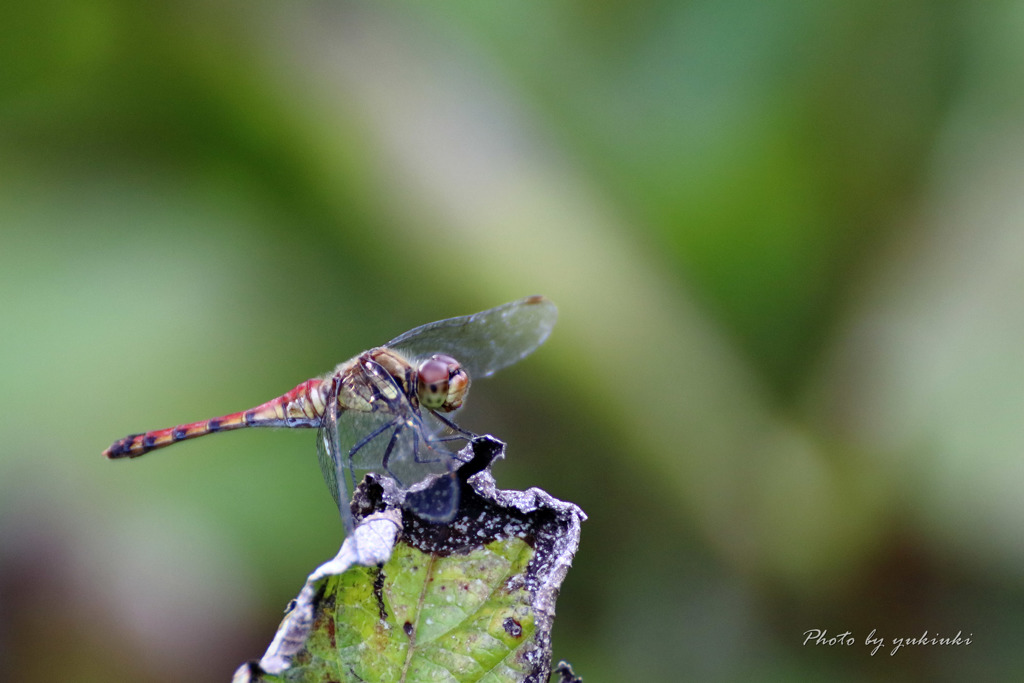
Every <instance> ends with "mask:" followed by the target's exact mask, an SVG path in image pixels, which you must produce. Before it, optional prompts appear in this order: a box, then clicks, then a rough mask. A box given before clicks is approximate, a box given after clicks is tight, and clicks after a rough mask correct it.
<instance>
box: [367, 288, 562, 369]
mask: <svg viewBox="0 0 1024 683" xmlns="http://www.w3.org/2000/svg"><path fill="white" fill-rule="evenodd" d="M557 319H558V309H557V308H556V307H555V305H554V304H553V303H551V301H549V300H548V299H545V298H544V297H542V296H531V297H527V298H525V299H520V300H519V301H513V302H511V303H507V304H503V305H501V306H498V307H497V308H491V309H489V310H486V311H481V312H480V313H475V314H473V315H464V316H462V317H460V318H448V319H446V320H438V321H437V322H433V323H428V324H426V325H421V326H420V327H417V328H415V329H412V330H409V331H408V332H406V333H405V334H402V335H399V336H397V337H395V338H394V339H392V340H391V341H389V342H388V343H387V344H386V345H385V346H390V347H392V348H394V349H395V350H396V351H398V352H400V353H402V354H403V355H405V356H406V357H407V358H410V359H412V358H422V357H426V356H430V355H431V354H434V353H446V354H448V355H450V356H451V357H453V358H455V359H456V360H458V361H459V363H461V364H462V366H463V367H464V368H465V369H466V371H467V372H468V373H469V376H470V379H478V378H480V377H487V376H488V375H492V374H494V373H495V372H497V371H498V370H501V369H502V368H504V367H507V366H509V365H512V364H513V363H515V362H516V361H518V360H520V359H522V358H524V357H525V356H527V355H529V354H530V353H532V352H533V351H534V350H535V349H536V348H537V347H538V346H540V345H541V344H543V343H544V340H546V339H547V338H548V335H550V334H551V330H552V328H553V327H554V326H555V321H556V320H557Z"/></svg>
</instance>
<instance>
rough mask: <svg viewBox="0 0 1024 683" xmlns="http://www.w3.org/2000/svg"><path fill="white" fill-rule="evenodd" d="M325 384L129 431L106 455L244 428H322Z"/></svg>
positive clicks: (129, 454) (134, 453) (310, 383)
mask: <svg viewBox="0 0 1024 683" xmlns="http://www.w3.org/2000/svg"><path fill="white" fill-rule="evenodd" d="M322 384H323V381H322V380H320V379H310V380H306V381H305V382H303V383H302V384H300V385H298V386H297V387H295V388H294V389H292V390H291V391H289V392H288V393H287V394H284V395H283V396H278V397H277V398H275V399H272V400H270V401H267V402H266V403H264V404H262V405H258V406H256V407H255V408H250V409H249V410H243V411H241V412H238V413H231V414H230V415H224V416H222V417H215V418H213V419H210V420H203V421H201V422H192V423H189V424H183V425H178V426H176V427H168V428H166V429H157V430H154V431H151V432H145V433H142V434H129V435H128V436H126V437H124V438H123V439H119V440H118V441H115V442H114V443H113V444H111V446H110V448H108V449H107V450H105V451H103V455H105V456H107V457H108V458H111V459H116V458H137V457H138V456H140V455H145V454H146V453H149V452H150V451H154V450H156V449H158V448H163V447H165V446H170V445H171V444H175V443H178V442H179V441H186V440H188V439H195V438H197V437H200V436H206V435H207V434H214V433H216V432H226V431H230V430H232V429H242V428H245V427H319V426H320V420H321V417H322V416H323V412H324V397H323V390H322V389H323V387H322Z"/></svg>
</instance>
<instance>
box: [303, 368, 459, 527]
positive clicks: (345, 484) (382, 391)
mask: <svg viewBox="0 0 1024 683" xmlns="http://www.w3.org/2000/svg"><path fill="white" fill-rule="evenodd" d="M354 371H356V372H360V377H359V381H361V382H367V383H370V385H371V386H374V387H375V390H374V391H373V392H372V393H373V394H374V395H375V399H374V401H373V405H374V410H372V411H360V410H343V411H340V412H338V411H337V410H334V411H333V413H334V416H333V417H331V418H330V419H328V418H327V417H326V416H325V419H324V421H323V425H322V427H321V432H322V434H321V438H320V439H319V440H318V443H320V444H323V445H324V446H325V447H326V449H325V451H324V453H323V454H322V455H321V461H320V467H321V470H322V471H323V474H324V479H325V480H326V481H327V485H328V486H329V487H331V490H332V493H333V494H334V495H335V501H336V502H338V501H345V502H346V504H345V505H342V504H341V503H340V502H339V508H345V510H347V509H348V505H347V501H348V500H349V499H350V498H351V492H352V490H353V488H354V486H355V482H356V481H357V480H358V479H357V474H356V473H357V472H362V471H368V470H372V471H374V472H379V473H381V474H387V475H389V476H391V477H392V478H393V479H395V480H396V482H397V483H398V485H399V486H400V487H401V488H404V489H408V488H409V487H410V486H412V485H414V484H416V483H418V482H420V481H421V480H422V479H423V478H424V477H426V476H427V475H429V474H444V475H451V474H452V473H453V472H454V470H455V468H456V467H457V466H458V465H459V461H458V459H457V456H456V455H455V454H454V453H453V452H451V451H449V450H448V446H449V443H451V444H452V445H457V442H448V441H445V440H444V439H445V438H446V435H445V434H444V433H443V431H442V430H441V426H442V425H441V423H440V422H438V421H437V420H436V419H435V418H434V417H433V416H431V415H429V413H428V414H427V415H425V416H424V415H422V414H421V413H420V412H419V411H417V410H416V409H415V408H414V407H413V406H412V404H411V403H410V402H409V399H408V398H407V397H406V396H405V394H404V393H403V392H402V391H401V390H400V388H399V387H398V385H397V383H396V382H395V381H394V379H393V378H392V377H391V376H390V375H388V374H387V373H386V372H385V371H384V370H383V368H381V367H380V366H379V365H376V364H373V365H371V366H369V367H363V366H357V369H354ZM333 403H334V405H335V406H336V405H337V401H334V402H333ZM328 412H331V411H328ZM323 432H329V434H323ZM462 441H464V440H462ZM406 502H407V505H408V506H409V507H411V508H412V509H414V510H415V511H416V512H417V513H419V514H420V516H422V517H424V518H426V519H430V520H433V521H447V520H450V519H451V518H452V516H453V515H454V514H455V509H456V507H457V505H458V488H457V481H456V479H455V478H454V476H445V477H443V478H441V479H439V480H438V481H437V482H435V484H434V485H433V486H431V487H430V493H429V495H413V496H410V497H409V498H408V499H407V501H406ZM344 516H345V511H344V510H343V511H342V517H344Z"/></svg>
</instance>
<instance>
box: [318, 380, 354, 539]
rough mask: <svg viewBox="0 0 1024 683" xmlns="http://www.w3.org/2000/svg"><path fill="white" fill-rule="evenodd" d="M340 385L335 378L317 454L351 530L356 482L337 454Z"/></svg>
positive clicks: (339, 444) (340, 510)
mask: <svg viewBox="0 0 1024 683" xmlns="http://www.w3.org/2000/svg"><path fill="white" fill-rule="evenodd" d="M339 387H340V383H339V382H337V381H335V382H334V384H333V385H332V387H331V390H330V391H329V392H328V394H327V405H326V406H325V407H324V415H323V418H322V419H321V420H320V429H318V430H317V434H316V455H317V460H318V461H319V462H320V472H321V473H322V474H323V475H324V481H325V482H327V489H328V490H329V491H330V492H331V497H332V498H334V504H335V505H337V506H338V512H340V513H341V521H342V522H343V523H344V524H345V531H346V533H352V530H353V529H354V528H355V523H354V522H353V520H352V510H351V509H350V508H349V501H350V500H351V499H352V491H354V490H355V489H354V486H355V484H352V483H350V479H349V478H348V477H349V475H348V472H346V471H345V470H343V469H341V468H339V466H338V465H339V463H341V462H342V460H341V459H340V458H339V457H338V453H341V452H342V446H341V441H340V436H339V434H338V390H339Z"/></svg>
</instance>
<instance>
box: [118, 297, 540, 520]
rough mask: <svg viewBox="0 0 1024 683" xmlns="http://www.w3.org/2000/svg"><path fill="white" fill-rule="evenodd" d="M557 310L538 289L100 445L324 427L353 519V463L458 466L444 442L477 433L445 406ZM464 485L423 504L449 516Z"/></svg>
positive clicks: (390, 467) (328, 461)
mask: <svg viewBox="0 0 1024 683" xmlns="http://www.w3.org/2000/svg"><path fill="white" fill-rule="evenodd" d="M556 318H557V309H556V308H555V306H554V304H552V303H551V302H550V301H548V300H547V299H545V298H544V297H540V296H533V297H527V298H525V299H520V300H519V301H513V302H511V303H508V304H504V305H503V306H498V307H496V308H492V309H489V310H486V311H483V312H481V313H476V314H474V315H468V316H463V317H460V318H449V319H446V320H439V321H437V322H434V323H429V324H427V325H422V326H420V327H417V328H415V329H413V330H410V331H409V332H406V333H405V334H402V335H399V336H398V337H395V338H394V339H392V340H391V341H390V342H388V343H387V344H385V345H384V346H379V347H376V348H373V349H370V350H369V351H365V352H363V353H361V354H359V355H358V356H355V357H354V358H351V359H350V360H347V361H345V362H344V363H341V364H340V365H338V366H337V367H336V368H335V369H334V371H333V372H331V373H330V374H328V375H326V376H324V377H321V378H314V379H309V380H306V381H305V382H302V383H301V384H299V385H297V386H296V387H295V388H294V389H292V390H291V391H289V392H287V393H285V394H283V395H281V396H278V397H277V398H274V399H271V400H270V401H267V402H266V403H263V404H260V405H258V406H256V407H255V408H250V409H249V410H244V411H241V412H237V413H231V414H229V415H224V416H221V417H215V418H213V419H209V420H203V421H200V422H192V423H189V424H182V425H178V426H176V427H169V428H167V429H158V430H155V431H150V432H145V433H141V434H131V435H129V436H126V437H124V438H123V439H119V440H118V441H115V442H114V443H113V444H112V445H111V446H110V447H109V448H107V450H105V451H103V454H104V455H105V456H107V457H108V458H111V459H122V458H136V457H138V456H140V455H144V454H146V453H148V452H150V451H153V450H156V449H158V448H164V447H166V446H170V445H172V444H175V443H178V442H180V441H187V440H189V439H194V438H197V437H200V436H205V435H207V434H214V433H217V432H225V431H231V430H234V429H243V428H245V427H300V428H302V427H304V428H309V427H314V428H318V429H319V430H320V432H319V435H318V437H317V449H318V456H319V459H320V467H321V470H322V471H323V474H324V478H325V479H326V480H327V484H328V487H329V488H330V489H331V493H332V495H333V496H334V499H335V501H336V502H337V503H338V506H339V508H340V509H341V512H342V517H343V518H344V519H345V522H346V526H348V527H351V515H350V514H346V513H347V512H348V509H347V508H348V506H347V501H348V497H349V494H350V493H351V490H350V489H351V487H354V485H355V474H354V473H355V469H356V468H357V467H358V468H359V469H374V468H378V467H380V468H383V469H384V470H385V471H386V472H387V473H388V474H390V475H391V476H392V477H393V478H394V479H395V480H396V481H398V482H399V483H400V485H402V486H406V485H411V484H414V483H416V481H418V480H419V479H420V478H422V476H423V475H424V474H428V473H440V474H443V473H449V474H450V473H452V472H453V471H454V469H455V468H457V467H458V463H459V462H460V461H459V460H458V457H457V455H456V454H455V453H452V452H451V451H450V450H449V446H448V445H447V444H449V443H451V442H454V441H460V440H461V441H466V440H468V439H469V438H471V437H472V436H473V435H472V434H471V433H469V432H467V431H466V430H464V429H462V428H461V427H459V426H458V425H456V424H455V423H454V422H452V421H451V420H450V419H448V418H446V417H444V416H443V414H445V413H452V412H454V411H455V410H457V409H458V408H459V407H461V406H462V403H463V401H464V399H465V397H466V394H467V392H468V391H469V384H470V377H487V376H488V375H491V374H493V373H494V372H496V371H497V370H500V369H501V368H503V367H506V366H508V365H511V364H512V363H515V362H516V361H518V360H520V359H521V358H523V357H525V356H526V355H528V354H530V353H531V352H533V350H534V349H536V348H537V347H538V346H540V345H541V344H542V343H543V342H544V340H545V339H547V337H548V335H549V334H550V332H551V328H552V327H553V326H554V324H555V319H556ZM452 481H453V482H454V479H453V480H452ZM457 493H458V492H457V489H456V488H455V487H454V483H453V485H452V490H451V491H450V492H449V493H448V495H447V497H445V496H435V499H436V501H437V502H435V504H434V508H433V509H432V510H429V511H427V512H422V511H421V514H424V515H425V516H426V517H427V518H428V519H433V520H442V519H446V518H448V519H450V516H451V515H454V505H455V502H457Z"/></svg>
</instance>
